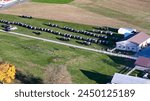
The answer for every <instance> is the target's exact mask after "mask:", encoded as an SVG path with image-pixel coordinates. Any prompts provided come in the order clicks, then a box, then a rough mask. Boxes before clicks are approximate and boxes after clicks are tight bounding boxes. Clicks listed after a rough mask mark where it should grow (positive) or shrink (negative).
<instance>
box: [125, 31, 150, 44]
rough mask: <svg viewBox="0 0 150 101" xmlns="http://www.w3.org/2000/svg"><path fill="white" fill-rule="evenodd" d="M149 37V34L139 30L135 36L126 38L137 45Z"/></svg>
mask: <svg viewBox="0 0 150 101" xmlns="http://www.w3.org/2000/svg"><path fill="white" fill-rule="evenodd" d="M149 38H150V36H149V35H148V34H146V33H144V32H139V33H138V34H136V35H135V36H133V37H131V38H130V39H128V41H130V42H133V43H135V44H138V45H139V44H141V43H143V42H144V41H146V40H147V39H149Z"/></svg>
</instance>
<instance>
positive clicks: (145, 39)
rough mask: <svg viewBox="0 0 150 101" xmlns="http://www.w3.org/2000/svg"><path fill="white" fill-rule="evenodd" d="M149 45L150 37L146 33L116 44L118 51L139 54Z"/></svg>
mask: <svg viewBox="0 0 150 101" xmlns="http://www.w3.org/2000/svg"><path fill="white" fill-rule="evenodd" d="M148 45H150V36H149V35H148V34H146V33H144V32H139V33H137V34H136V35H134V36H133V37H131V38H129V39H127V40H124V41H120V42H116V49H118V50H124V51H132V52H138V51H139V50H141V49H142V48H145V47H147V46H148Z"/></svg>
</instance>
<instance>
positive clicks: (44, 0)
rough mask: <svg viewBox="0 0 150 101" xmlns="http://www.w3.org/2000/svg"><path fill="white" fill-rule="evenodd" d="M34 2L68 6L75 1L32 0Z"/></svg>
mask: <svg viewBox="0 0 150 101" xmlns="http://www.w3.org/2000/svg"><path fill="white" fill-rule="evenodd" d="M32 1H33V2H41V3H56V4H66V3H70V2H72V1H73V0H32Z"/></svg>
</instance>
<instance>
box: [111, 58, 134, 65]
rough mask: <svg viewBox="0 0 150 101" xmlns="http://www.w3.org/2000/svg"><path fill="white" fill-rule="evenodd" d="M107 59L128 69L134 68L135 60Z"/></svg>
mask: <svg viewBox="0 0 150 101" xmlns="http://www.w3.org/2000/svg"><path fill="white" fill-rule="evenodd" d="M109 58H110V59H112V60H113V61H114V62H115V63H117V64H119V65H123V66H126V67H130V68H133V67H134V63H135V60H132V59H127V58H121V57H115V56H109Z"/></svg>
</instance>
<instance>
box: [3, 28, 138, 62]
mask: <svg viewBox="0 0 150 101" xmlns="http://www.w3.org/2000/svg"><path fill="white" fill-rule="evenodd" d="M0 31H1V32H6V31H3V30H0ZM7 33H10V34H14V35H18V36H23V37H27V38H32V39H37V40H42V41H46V42H51V43H55V44H60V45H65V46H69V47H74V48H79V49H84V50H88V51H93V52H98V53H103V54H107V55H111V56H117V57H123V58H128V59H134V60H136V59H137V57H133V56H128V55H123V54H116V53H112V52H107V51H102V50H97V49H92V48H87V47H82V46H77V45H73V44H68V43H64V42H60V41H54V40H49V39H45V38H39V37H35V36H30V35H25V34H21V33H16V32H7Z"/></svg>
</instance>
